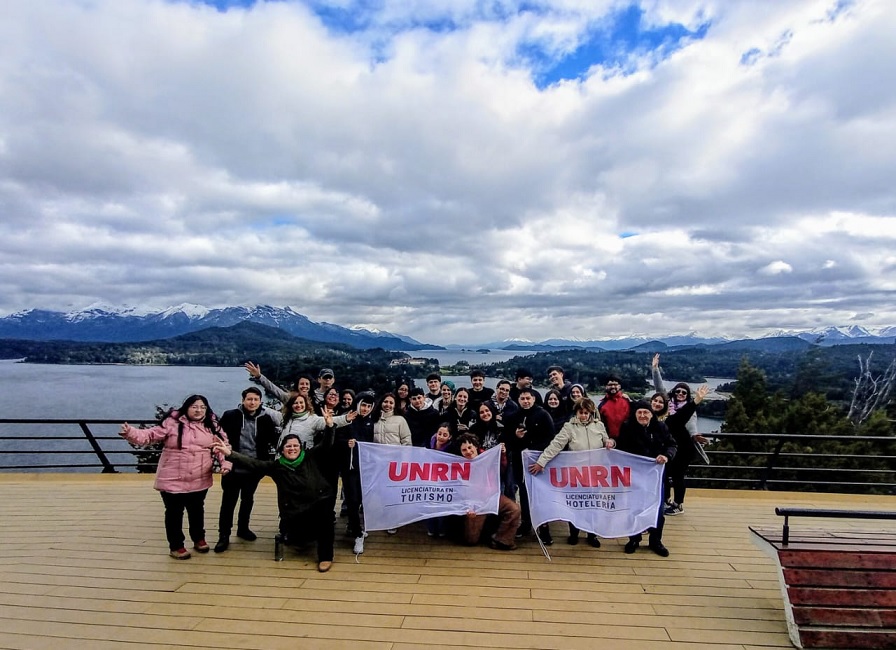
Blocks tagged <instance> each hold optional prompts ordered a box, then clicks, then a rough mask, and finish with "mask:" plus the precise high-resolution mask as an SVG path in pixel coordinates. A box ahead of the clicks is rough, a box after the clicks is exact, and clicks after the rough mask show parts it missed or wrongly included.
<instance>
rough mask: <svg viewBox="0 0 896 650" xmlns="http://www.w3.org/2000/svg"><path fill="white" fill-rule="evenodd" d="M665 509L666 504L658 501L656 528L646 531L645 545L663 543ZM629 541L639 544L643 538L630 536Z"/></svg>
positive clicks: (664, 479) (664, 481)
mask: <svg viewBox="0 0 896 650" xmlns="http://www.w3.org/2000/svg"><path fill="white" fill-rule="evenodd" d="M665 483H666V475H665V474H663V484H664V485H665ZM665 509H666V503H665V501H663V500H662V499H660V507H659V513H658V515H657V518H656V527H654V528H648V529H647V543H648V544H661V543H662V541H663V527H664V526H665V525H666V515H664V514H663V510H665ZM628 539H629V541H632V542H640V541H641V540H642V539H643V537H642V536H641V533H638V534H637V535H632V536H631V537H629V538H628Z"/></svg>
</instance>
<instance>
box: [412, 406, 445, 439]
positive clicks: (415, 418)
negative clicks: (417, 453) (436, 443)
mask: <svg viewBox="0 0 896 650" xmlns="http://www.w3.org/2000/svg"><path fill="white" fill-rule="evenodd" d="M404 419H405V421H406V422H407V423H408V428H409V429H410V430H411V444H412V445H414V446H415V447H426V446H427V445H428V444H429V439H430V438H432V434H434V433H435V432H436V429H438V428H439V424H440V423H441V416H440V415H439V412H438V411H437V410H435V409H434V408H433V407H432V406H427V407H426V408H425V409H420V410H419V411H418V410H417V409H415V408H414V407H413V406H409V407H408V410H407V411H405V412H404Z"/></svg>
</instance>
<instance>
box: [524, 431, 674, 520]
mask: <svg viewBox="0 0 896 650" xmlns="http://www.w3.org/2000/svg"><path fill="white" fill-rule="evenodd" d="M540 455H541V454H540V452H537V451H529V450H526V451H524V452H523V464H524V467H527V468H528V467H529V466H530V465H531V464H532V463H534V462H535V461H537V460H538V457H539V456H540ZM525 480H526V488H527V489H528V490H529V511H530V513H531V516H532V524H533V525H535V526H540V525H541V524H544V523H547V522H549V521H568V522H570V523H571V524H572V525H574V526H575V527H576V528H578V529H579V530H584V531H585V532H588V533H595V534H596V535H600V536H601V537H627V536H629V535H635V534H637V533H640V532H643V531H644V530H646V529H647V528H650V527H652V526H656V520H657V515H658V513H659V506H660V500H661V499H662V491H663V490H662V486H663V466H662V465H658V464H657V463H656V461H655V460H653V459H652V458H644V457H642V456H634V455H632V454H628V453H626V452H624V451H616V450H612V449H593V450H590V451H564V452H561V453H559V454H557V455H556V456H555V457H554V458H553V459H552V460H551V462H550V463H548V465H547V467H545V469H544V471H543V472H541V473H540V474H537V475H532V474H530V473H529V472H528V471H527V472H526V476H525Z"/></svg>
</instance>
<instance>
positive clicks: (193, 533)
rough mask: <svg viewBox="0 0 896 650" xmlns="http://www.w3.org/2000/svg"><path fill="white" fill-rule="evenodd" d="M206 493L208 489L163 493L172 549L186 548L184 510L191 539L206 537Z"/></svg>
mask: <svg viewBox="0 0 896 650" xmlns="http://www.w3.org/2000/svg"><path fill="white" fill-rule="evenodd" d="M206 494H208V490H200V491H199V492H162V493H161V495H162V502H163V503H164V504H165V535H166V536H167V537H168V548H169V549H171V550H172V551H176V550H177V549H180V548H184V510H186V511H187V520H188V521H189V523H190V539H192V540H193V541H194V542H198V541H199V540H201V539H205V495H206Z"/></svg>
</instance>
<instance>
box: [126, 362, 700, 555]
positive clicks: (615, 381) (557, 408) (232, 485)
mask: <svg viewBox="0 0 896 650" xmlns="http://www.w3.org/2000/svg"><path fill="white" fill-rule="evenodd" d="M245 367H246V370H247V371H248V372H249V375H250V377H251V379H252V380H253V381H254V382H256V383H257V384H259V385H261V386H262V387H263V388H264V389H265V390H266V391H267V392H268V393H269V394H270V395H272V396H273V397H274V398H276V399H277V400H279V401H280V402H281V403H282V404H283V408H282V409H281V410H280V411H277V410H274V409H271V408H268V407H265V406H264V405H263V392H262V389H260V388H258V387H257V386H251V387H249V388H246V389H245V390H244V391H243V392H242V401H241V403H240V405H239V407H237V408H235V409H231V410H228V411H226V412H224V413H223V414H222V415H221V417H220V418H217V417H216V416H215V415H214V413H213V412H212V410H211V408H210V406H209V404H208V400H206V398H205V397H203V396H202V395H191V396H190V397H188V398H187V399H186V400H185V401H184V403H183V404H182V405H181V406H180V407H179V408H176V409H172V410H171V411H170V412H169V413H168V414H167V415H166V417H165V418H164V419H163V420H162V422H161V423H160V424H159V425H158V426H155V427H152V428H148V429H136V428H134V427H131V426H129V425H128V424H127V423H125V424H124V425H122V428H121V432H120V433H121V435H122V436H123V437H124V438H126V439H127V440H129V441H130V442H131V443H133V444H135V445H149V444H153V443H161V444H162V453H161V457H160V461H159V467H158V470H157V476H156V481H155V487H156V489H157V490H159V492H160V493H161V496H162V500H163V503H164V506H165V530H166V536H167V539H168V545H169V549H170V554H171V556H172V557H174V558H176V559H188V558H189V557H190V555H191V554H190V551H189V550H187V548H186V545H185V537H184V533H183V513H184V510H186V512H187V516H188V522H189V535H190V539H191V540H192V542H193V550H195V551H196V552H198V553H207V552H208V551H209V550H210V549H211V547H210V545H209V544H208V543H207V542H206V534H205V529H204V502H205V497H206V494H207V493H208V489H209V488H210V487H211V486H212V483H213V479H212V475H213V473H214V472H215V471H219V472H220V473H221V474H222V478H221V488H222V499H221V509H220V513H219V519H218V540H217V543H216V544H215V546H214V551H215V552H216V553H221V552H224V551H226V550H227V549H228V548H229V545H230V537H231V534H232V532H233V519H234V514H235V513H236V518H237V523H236V535H237V536H238V537H240V538H241V539H244V540H247V541H254V540H255V539H256V537H257V536H256V534H255V533H254V532H252V530H251V529H250V527H249V524H250V518H251V513H252V508H253V504H254V494H255V491H256V489H257V487H258V484H259V482H260V480H261V479H262V478H263V477H264V476H270V477H271V479H272V480H273V481H274V483H275V485H276V487H277V501H278V509H279V513H280V538H281V541H283V542H286V543H302V542H310V541H312V539H313V540H316V543H317V555H318V570H319V571H321V572H325V571H328V570H329V569H330V567H331V566H332V562H333V546H334V527H335V505H336V500H337V486H338V484H339V479H340V478H341V481H342V490H343V505H342V508H343V514H345V515H346V516H347V518H348V526H347V532H348V534H349V535H350V536H351V537H352V538H353V539H354V547H353V550H354V552H355V553H357V554H360V553H363V552H364V539H365V537H366V536H367V534H366V532H365V531H364V529H363V523H362V518H361V514H362V506H363V504H362V498H361V483H360V463H359V458H358V446H357V443H358V442H372V443H379V444H392V445H414V446H419V447H429V448H432V449H437V450H440V451H445V452H449V453H456V454H459V455H462V456H464V457H465V458H468V459H472V458H475V457H476V456H477V455H478V454H480V453H482V452H483V451H486V450H488V449H491V448H493V447H495V446H500V447H501V483H502V496H501V499H500V504H499V511H498V515H497V516H496V517H491V518H489V517H485V516H480V515H475V514H474V513H468V514H467V516H466V517H439V518H434V519H431V520H427V530H428V533H429V534H430V535H431V536H434V537H443V536H447V535H450V534H452V532H456V533H457V535H458V536H459V537H461V538H462V539H463V540H464V541H465V542H466V543H469V544H476V543H479V542H480V541H482V540H483V539H487V542H488V544H489V545H490V546H491V547H492V548H495V549H499V550H513V549H514V548H516V544H515V540H516V539H519V538H521V537H524V536H526V535H527V534H530V533H531V532H532V521H531V518H530V516H529V507H528V494H527V490H526V486H525V482H524V480H523V477H524V472H526V471H528V472H531V473H532V474H538V473H540V472H542V471H544V469H545V467H546V466H547V465H548V464H549V463H550V462H551V460H552V459H553V458H554V457H555V456H556V455H557V454H558V453H560V452H561V451H563V450H567V449H568V450H572V451H580V450H588V449H600V448H610V449H612V448H617V449H620V450H622V451H627V452H629V453H632V454H636V455H640V456H645V457H649V458H652V459H654V460H655V461H656V462H657V463H659V464H663V465H664V466H665V474H666V477H667V479H668V482H666V481H664V484H666V485H667V487H666V494H665V495H664V496H665V497H666V498H665V499H661V500H660V509H659V512H658V513H657V523H656V526H655V527H652V528H650V529H649V531H648V535H649V538H648V543H649V547H650V549H651V550H653V551H654V552H655V553H657V554H658V555H660V556H662V557H666V556H668V555H669V551H668V549H666V547H665V546H664V545H663V542H662V532H663V525H664V517H665V515H675V514H680V513H681V512H683V510H684V508H683V503H684V493H685V483H684V478H685V475H686V473H687V468H688V465H689V464H690V463H691V462H692V461H693V460H694V458H695V457H696V456H697V455H698V453H700V452H701V451H702V448H700V445H701V443H703V442H705V440H703V439H702V438H701V436H699V435H698V434H697V433H696V419H695V417H696V416H695V409H696V405H697V404H698V403H699V402H700V401H701V400H702V399H703V398H704V397H705V395H706V393H707V392H708V390H707V388H706V387H705V386H704V387H701V388H700V389H699V390H698V391H697V392H696V394H695V395H694V396H693V397H692V396H691V393H690V388H689V387H688V386H687V384H678V385H676V386H675V387H674V388H673V390H672V391H671V394H670V393H667V392H666V391H665V390H664V389H663V383H662V377H661V375H660V370H659V355H656V356H655V357H654V360H653V364H652V372H653V377H654V381H655V383H656V392H655V393H654V394H653V396H652V397H651V398H650V399H649V400H639V401H634V402H633V401H632V400H631V399H630V398H629V397H628V396H627V395H626V394H625V393H624V391H623V390H622V385H621V380H620V379H619V377H617V376H610V377H609V378H608V380H607V382H606V386H605V392H604V395H603V396H602V397H601V399H600V400H598V401H595V400H594V399H592V398H591V397H589V396H588V394H587V391H586V389H585V387H584V386H582V385H580V384H574V383H571V382H569V381H567V380H565V378H564V372H563V368H561V367H559V366H551V367H550V368H548V370H547V378H548V382H549V386H548V388H547V390H546V391H545V394H544V395H542V394H541V393H540V392H539V391H537V390H535V389H534V388H533V376H532V373H531V372H530V371H529V370H527V369H525V368H520V369H519V370H518V371H517V372H516V377H515V380H514V381H510V380H506V379H501V380H499V381H498V383H497V385H496V386H495V388H494V389H491V388H488V387H486V386H485V385H484V384H485V375H484V374H483V373H482V372H481V371H478V370H474V371H473V372H471V374H470V383H471V387H469V388H467V387H463V386H462V387H455V386H454V385H453V384H452V383H451V382H450V381H444V382H443V381H442V378H441V377H440V376H439V375H438V374H436V373H433V374H430V375H429V376H428V377H427V378H426V389H423V388H421V387H415V386H414V385H413V382H412V381H410V380H401V381H399V382H397V384H396V387H395V391H394V392H387V393H385V394H382V395H378V396H377V395H374V394H373V393H372V392H370V391H365V392H359V393H355V392H354V391H353V390H351V389H342V390H339V389H337V388H336V387H335V374H334V372H333V370H332V369H330V368H323V369H321V370H320V372H319V373H318V376H317V382H316V383H317V385H316V386H314V383H315V382H314V381H313V380H312V378H311V377H309V376H302V377H300V378H299V379H298V380H297V381H296V383H295V386H294V388H293V389H292V390H284V389H283V388H281V387H280V386H277V385H276V384H274V383H273V382H271V381H270V380H269V379H268V378H267V377H265V376H264V375H263V374H262V372H261V368H260V367H259V366H258V365H256V364H254V363H247V364H246V365H245ZM525 449H529V450H536V451H539V452H541V453H540V455H539V457H538V459H537V461H536V462H535V463H532V464H530V465H529V466H528V467H524V465H523V458H522V452H523V450H525ZM237 503H239V509H238V510H237ZM386 532H387V533H389V534H395V533H396V532H397V531H396V530H394V529H392V530H388V531H386ZM535 533H536V535H537V536H538V538H539V540H540V541H541V543H542V544H544V545H546V546H549V545H551V544H552V543H553V539H552V537H551V532H550V529H549V527H548V526H547V525H546V524H544V525H542V526H540V527H539V528H538V530H537V531H535ZM587 540H588V543H589V544H590V545H592V546H594V547H599V546H600V541H599V539H598V538H597V537H596V536H595V535H593V534H591V533H589V534H588V536H587ZM578 541H579V531H578V530H577V529H576V528H575V527H574V526H572V525H571V524H570V526H569V536H568V538H567V542H568V543H569V544H577V543H578ZM641 541H642V537H641V535H640V534H638V535H634V536H632V537H631V538H630V539H629V541H628V543H627V544H626V545H625V552H626V553H634V552H635V551H636V550H637V549H638V547H639V545H640V543H641Z"/></svg>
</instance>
